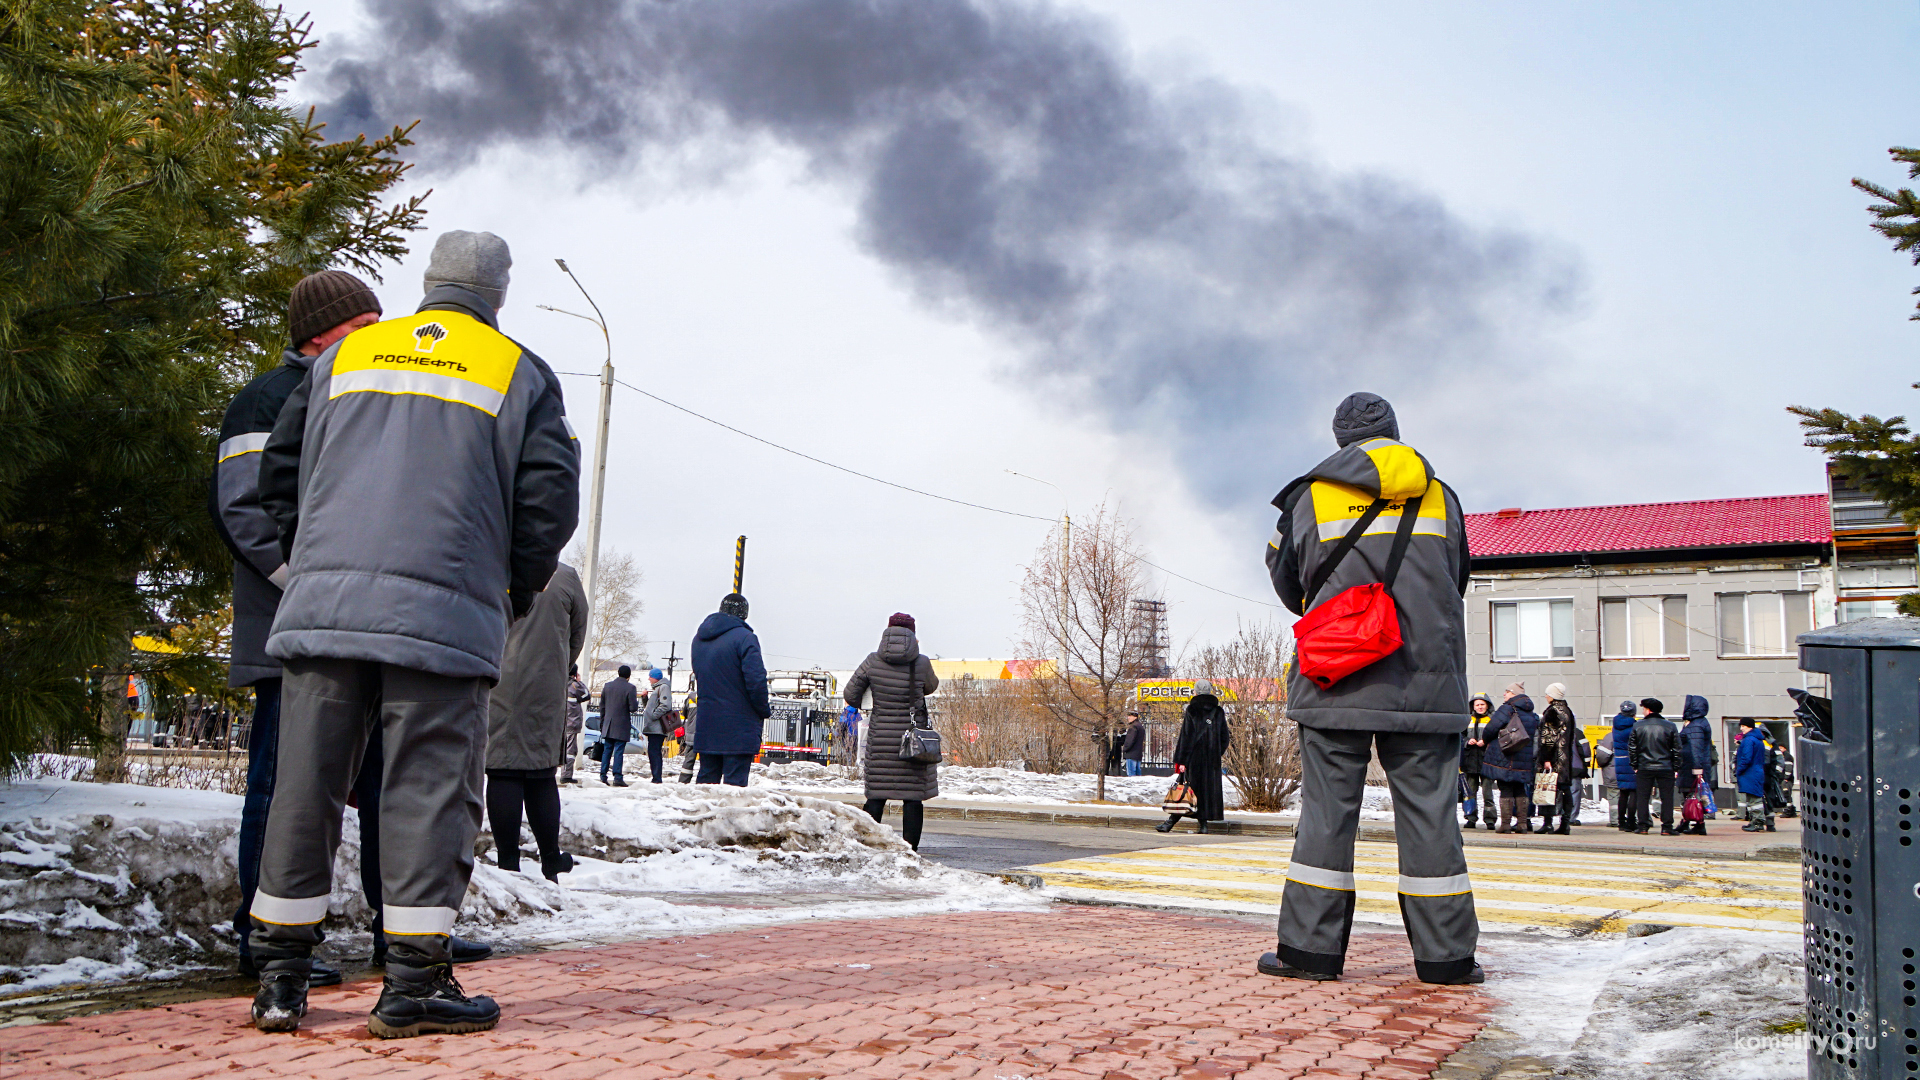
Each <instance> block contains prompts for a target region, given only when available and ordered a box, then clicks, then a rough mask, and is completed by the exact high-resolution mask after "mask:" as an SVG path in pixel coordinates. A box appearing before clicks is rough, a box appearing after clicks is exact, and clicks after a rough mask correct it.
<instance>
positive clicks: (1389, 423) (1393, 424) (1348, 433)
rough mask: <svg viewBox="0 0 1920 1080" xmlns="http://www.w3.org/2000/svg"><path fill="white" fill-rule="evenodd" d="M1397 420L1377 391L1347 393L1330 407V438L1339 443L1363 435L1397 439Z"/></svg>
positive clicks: (1370, 437) (1363, 437) (1362, 436)
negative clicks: (1331, 429)
mask: <svg viewBox="0 0 1920 1080" xmlns="http://www.w3.org/2000/svg"><path fill="white" fill-rule="evenodd" d="M1399 437H1400V421H1399V420H1397V419H1395V418H1394V415H1393V406H1391V405H1389V404H1387V399H1386V398H1383V397H1381V396H1380V395H1378V394H1369V393H1367V392H1365V391H1361V392H1360V393H1357V394H1348V395H1347V400H1345V401H1343V402H1341V403H1340V407H1339V408H1337V409H1335V410H1333V438H1334V441H1335V442H1338V443H1339V444H1340V445H1341V446H1346V445H1347V444H1349V443H1356V442H1360V441H1362V440H1365V439H1380V438H1386V439H1398V438H1399Z"/></svg>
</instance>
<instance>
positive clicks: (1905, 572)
mask: <svg viewBox="0 0 1920 1080" xmlns="http://www.w3.org/2000/svg"><path fill="white" fill-rule="evenodd" d="M1915 584H1917V582H1916V581H1915V579H1914V567H1913V564H1912V563H1905V564H1901V563H1893V564H1890V565H1885V566H1857V565H1855V566H1842V567H1841V568H1840V587H1841V588H1843V589H1911V588H1913V587H1914V585H1915Z"/></svg>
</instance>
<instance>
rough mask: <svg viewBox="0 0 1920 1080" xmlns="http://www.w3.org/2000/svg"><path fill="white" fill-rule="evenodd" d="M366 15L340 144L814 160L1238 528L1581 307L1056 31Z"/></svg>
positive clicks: (475, 10)
mask: <svg viewBox="0 0 1920 1080" xmlns="http://www.w3.org/2000/svg"><path fill="white" fill-rule="evenodd" d="M370 11H371V15H372V17H373V19H374V21H375V29H374V32H373V33H372V34H370V35H369V36H368V37H367V38H365V39H363V40H362V41H361V42H359V43H358V44H356V45H354V46H351V47H350V48H349V49H347V50H346V52H345V53H344V54H340V58H339V59H336V60H335V61H334V62H333V64H332V65H331V67H330V68H329V69H328V70H326V71H325V72H324V83H323V85H324V86H325V87H326V88H327V89H328V91H329V92H331V93H332V94H333V95H334V96H333V99H332V101H331V102H330V103H329V104H327V105H325V106H323V107H322V109H321V112H322V115H323V117H324V118H326V119H328V120H329V121H330V122H332V123H333V124H335V125H336V128H335V130H339V128H340V127H345V128H346V129H348V130H349V131H354V130H361V129H362V128H363V127H364V129H366V130H378V129H381V128H383V127H384V126H386V125H389V124H391V123H393V122H395V121H399V122H405V121H408V120H411V119H414V118H416V117H419V118H423V120H424V122H423V123H422V125H421V128H420V133H419V135H420V139H421V142H422V146H423V149H424V151H425V154H426V156H427V157H428V158H429V160H430V161H431V160H432V159H434V158H438V159H439V160H438V161H437V162H434V163H435V164H438V165H443V166H458V165H461V164H465V163H468V162H470V161H471V160H472V159H473V158H475V157H476V156H477V155H480V154H482V153H484V152H485V151H487V150H488V149H490V148H493V147H496V146H500V145H503V144H517V145H520V146H523V147H529V148H535V149H539V150H541V151H543V152H547V151H551V152H556V153H565V154H567V155H570V156H571V157H572V158H573V159H575V160H577V161H579V162H580V163H582V165H583V166H585V167H586V168H588V169H590V170H595V171H597V172H598V173H599V174H602V175H608V176H612V175H616V174H617V173H623V172H627V171H632V170H637V169H647V168H649V167H651V166H653V165H655V164H656V163H657V162H660V161H663V160H666V161H671V160H674V159H676V158H684V157H686V156H688V155H689V152H694V151H698V150H700V149H701V148H711V147H715V146H722V147H727V148H730V151H731V152H732V153H734V154H736V155H739V154H740V152H741V151H745V152H747V153H751V151H752V150H753V149H754V148H755V147H757V146H764V145H766V144H768V143H772V144H777V145H779V146H781V147H785V148H788V149H789V150H791V151H797V152H798V153H799V154H801V155H802V157H803V159H804V160H805V161H806V162H807V164H808V167H809V169H810V171H811V173H812V175H814V176H816V177H818V178H819V179H820V180H822V181H824V182H828V183H833V184H837V185H840V186H842V187H844V188H845V189H846V190H847V191H848V192H849V193H850V194H851V196H852V197H853V198H854V199H855V200H856V201H857V205H858V208H859V216H858V220H859V230H860V235H859V239H860V241H861V243H862V244H863V245H864V246H865V248H866V249H867V250H868V251H869V252H871V253H872V255H873V256H874V257H875V258H878V259H880V260H881V261H882V262H884V263H885V264H887V265H888V266H890V267H891V268H893V269H894V270H895V271H897V272H898V273H900V274H902V275H903V276H904V277H905V279H906V280H907V281H909V282H911V284H912V286H913V287H914V288H915V289H916V291H917V292H918V294H919V295H920V296H922V297H923V298H924V299H926V300H927V301H929V302H931V303H933V304H935V305H937V306H939V307H940V308H942V309H943V310H947V311H951V312H957V313H960V314H962V315H964V316H966V317H970V318H973V319H977V320H979V321H980V322H981V323H982V324H983V325H985V326H987V327H988V328H990V329H991V330H993V331H994V332H996V333H998V334H1001V335H1003V336H1005V337H1007V338H1009V339H1011V340H1012V341H1014V342H1015V343H1016V344H1017V345H1018V346H1020V347H1021V349H1022V352H1023V355H1024V356H1026V357H1027V361H1026V363H1027V364H1028V370H1027V371H1025V372H1023V373H1022V374H1023V376H1025V377H1026V378H1027V379H1028V380H1030V381H1032V382H1033V383H1034V384H1035V385H1037V386H1045V387H1046V391H1047V399H1048V400H1061V401H1077V402H1081V403H1083V407H1086V408H1092V409H1096V410H1098V411H1099V412H1100V413H1102V414H1104V415H1105V417H1106V418H1107V419H1108V420H1109V421H1111V422H1114V423H1121V424H1126V425H1127V426H1129V427H1131V426H1133V422H1134V421H1139V422H1140V425H1139V429H1140V430H1141V431H1144V432H1146V433H1148V434H1149V435H1150V436H1151V437H1153V438H1156V439H1160V438H1164V439H1167V440H1169V441H1170V442H1171V443H1172V445H1173V447H1174V449H1175V453H1176V455H1177V458H1178V460H1179V462H1180V464H1181V466H1182V468H1183V470H1184V471H1185V473H1186V474H1187V475H1188V477H1189V478H1190V480H1191V482H1192V483H1193V485H1194V487H1195V488H1196V489H1197V490H1198V491H1199V492H1200V493H1201V494H1202V495H1203V496H1204V497H1205V498H1207V499H1209V500H1211V501H1214V502H1216V503H1219V504H1237V505H1248V503H1247V502H1246V501H1245V500H1249V499H1251V500H1253V502H1252V503H1251V505H1254V506H1258V505H1260V503H1261V502H1262V501H1263V500H1264V499H1265V498H1266V497H1267V496H1269V495H1271V494H1272V491H1273V490H1274V489H1275V488H1276V487H1277V486H1278V484H1279V483H1280V482H1281V481H1283V480H1284V479H1286V476H1285V475H1283V473H1284V471H1285V470H1286V469H1287V468H1288V467H1290V466H1295V467H1297V466H1300V465H1303V464H1309V463H1311V462H1312V461H1313V460H1317V457H1318V455H1319V454H1321V453H1323V452H1327V451H1330V450H1331V449H1332V446H1333V444H1332V440H1331V436H1330V435H1329V433H1328V430H1327V423H1328V420H1329V419H1330V417H1331V412H1332V406H1333V404H1334V402H1336V401H1337V400H1339V398H1340V397H1341V396H1343V395H1345V394H1346V393H1347V392H1348V391H1351V390H1358V389H1367V390H1373V391H1375V392H1378V393H1381V394H1384V395H1386V396H1388V397H1389V398H1397V399H1399V401H1398V402H1397V403H1398V405H1399V407H1400V409H1401V414H1402V416H1403V417H1408V416H1409V414H1410V413H1412V412H1414V411H1415V410H1416V409H1417V408H1418V405H1417V403H1416V402H1414V401H1412V400H1408V399H1409V398H1412V397H1414V396H1416V395H1419V394H1422V393H1424V392H1425V391H1426V390H1427V389H1429V388H1433V387H1446V386H1454V387H1456V388H1457V386H1458V385H1459V384H1460V383H1461V382H1462V381H1463V380H1475V379H1480V378H1494V379H1497V375H1496V374H1495V372H1496V371H1497V370H1498V369H1500V368H1501V367H1502V366H1503V364H1504V363H1505V362H1507V361H1511V360H1512V359H1514V358H1515V357H1516V356H1517V355H1518V353H1519V352H1520V351H1522V350H1524V349H1525V347H1526V341H1525V339H1526V338H1527V336H1528V332H1529V331H1528V330H1527V329H1526V328H1527V327H1530V326H1531V325H1533V324H1534V323H1535V322H1536V321H1537V318H1538V317H1539V316H1540V315H1541V314H1550V313H1552V312H1554V311H1555V310H1557V309H1559V308H1561V307H1563V306H1564V305H1565V304H1566V302H1567V298H1568V296H1569V294H1570V293H1571V291H1572V290H1573V289H1574V287H1575V286H1574V281H1575V277H1576V275H1575V274H1574V272H1573V271H1572V270H1570V269H1568V268H1567V267H1566V266H1565V265H1564V264H1563V263H1561V262H1560V261H1559V260H1557V259H1555V258H1553V257H1551V256H1549V255H1544V254H1543V253H1542V251H1541V249H1540V248H1539V246H1538V245H1537V244H1535V243H1534V242H1532V241H1530V240H1529V239H1527V238H1525V237H1523V236H1519V235H1515V234H1511V233H1499V232H1489V231H1484V230H1480V229H1476V228H1474V227H1470V226H1468V225H1467V224H1465V223H1463V222H1461V221H1460V220H1458V219H1457V218H1456V217H1455V216H1454V215H1453V214H1451V213H1450V212H1449V211H1448V210H1447V209H1446V208H1445V207H1443V206H1442V205H1441V204H1440V203H1439V202H1437V201H1436V200H1435V199H1433V198H1431V197H1428V196H1426V195H1424V194H1422V193H1420V192H1418V191H1413V190H1409V189H1408V188H1407V187H1406V186H1405V185H1402V184H1398V183H1394V182H1391V181H1388V180H1386V179H1383V178H1379V177H1370V176H1364V175H1342V174H1339V173H1336V172H1333V171H1330V170H1328V169H1326V168H1324V167H1322V166H1320V165H1318V164H1316V163H1315V162H1314V161H1313V160H1311V159H1310V158H1308V157H1306V156H1304V155H1302V154H1300V153H1298V152H1294V151H1291V150H1289V149H1288V148H1286V147H1285V146H1283V145H1280V144H1281V143H1282V141H1283V140H1280V139H1278V138H1276V137H1273V136H1270V135H1268V134H1267V133H1266V132H1265V131H1264V129H1263V128H1262V126H1261V125H1260V124H1258V123H1256V122H1255V121H1254V120H1252V119H1251V118H1250V115H1249V114H1250V107H1249V106H1250V102H1249V99H1248V98H1247V97H1246V96H1245V95H1243V94H1242V93H1240V92H1238V91H1235V90H1233V89H1232V88H1229V87H1225V86H1222V85H1220V84H1218V83H1213V82H1208V81H1205V80H1195V79H1187V80H1183V81H1178V82H1166V81H1156V80H1154V79H1150V78H1149V77H1147V76H1146V75H1144V74H1142V73H1141V72H1140V71H1139V70H1138V67H1137V65H1136V64H1135V63H1134V61H1133V60H1132V58H1131V57H1129V56H1128V55H1127V53H1126V51H1125V49H1124V48H1123V47H1122V46H1121V45H1120V44H1119V43H1118V41H1117V38H1116V36H1115V35H1114V34H1113V32H1112V31H1111V30H1110V29H1109V28H1108V27H1107V26H1106V25H1105V24H1104V23H1102V22H1100V21H1098V20H1095V19H1092V18H1089V17H1086V16H1082V15H1078V14H1075V13H1072V12H1068V11H1063V10H1061V9H1058V8H1055V7H1052V6H1048V5H1046V4H1042V3H1024V2H1015V0H677V2H672V3H662V2H657V0H379V2H377V3H374V4H372V5H371V8H370ZM1516 328H1518V329H1516ZM1059 380H1064V381H1065V382H1066V383H1067V384H1068V385H1067V386H1066V387H1064V388H1063V387H1062V386H1060V385H1059V382H1058V381H1059ZM1063 390H1064V392H1063ZM1423 426H1424V425H1423ZM1276 470H1280V471H1278V472H1277V471H1276Z"/></svg>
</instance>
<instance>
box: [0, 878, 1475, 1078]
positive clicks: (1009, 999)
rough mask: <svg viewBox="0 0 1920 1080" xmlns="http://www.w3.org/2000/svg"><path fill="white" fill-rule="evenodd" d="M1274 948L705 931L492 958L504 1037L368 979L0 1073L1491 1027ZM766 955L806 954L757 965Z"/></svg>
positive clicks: (1141, 925)
mask: <svg viewBox="0 0 1920 1080" xmlns="http://www.w3.org/2000/svg"><path fill="white" fill-rule="evenodd" d="M1266 938H1267V933H1266V932H1264V931H1262V930H1261V929H1260V928H1258V927H1250V926H1248V925H1247V924H1244V923H1240V922H1238V921H1234V920H1226V919H1217V918H1211V917H1206V916H1197V915H1186V914H1168V913H1165V912H1142V911H1132V910H1127V909H1117V908H1091V907H1089V908H1078V907H1074V908H1061V909H1057V910H1053V911H1046V912H983V913H974V914H966V915H941V916H928V917H912V918H904V919H893V920H868V921H864V922H858V923H845V922H842V923H835V924H834V925H833V926H832V927H821V926H812V927H804V926H794V927H778V928H774V929H771V930H768V931H766V932H732V933H724V934H710V935H701V936H693V937H685V938H677V939H671V940H667V941H650V942H638V943H625V944H620V945H614V946H607V947H601V948H592V949H580V950H567V951H555V952H550V953H541V954H537V955H530V956H519V957H510V958H503V959H500V960H494V961H489V962H486V963H483V964H480V965H477V966H476V968H475V969H474V970H473V971H472V975H471V978H470V979H469V980H468V981H469V982H471V983H472V985H473V986H474V987H475V988H476V989H480V990H484V992H486V993H490V994H493V995H494V996H495V997H497V998H498V999H500V1000H501V1002H502V1005H503V1009H504V1017H503V1020H502V1022H501V1026H500V1028H499V1029H498V1030H497V1031H494V1032H489V1033H478V1034H473V1035H458V1036H433V1037H428V1038H423V1039H410V1040H396V1041H393V1042H385V1041H381V1040H377V1039H374V1038H372V1037H371V1036H369V1035H368V1033H367V1031H366V1012H367V1010H368V1009H370V1008H371V1007H372V1006H373V1003H374V1001H375V1000H376V998H377V995H378V992H379V984H378V983H377V982H368V983H365V984H349V985H347V986H343V987H339V988H335V989H329V990H326V991H317V992H316V993H315V994H314V995H313V997H312V999H311V1000H312V1003H313V1012H312V1013H311V1014H310V1015H309V1016H308V1018H307V1022H306V1024H305V1025H304V1030H303V1031H302V1032H301V1033H300V1034H299V1035H297V1036H285V1035H262V1034H259V1033H257V1032H255V1031H253V1030H252V1028H251V1027H250V1026H249V1025H248V1024H247V1021H246V1003H245V1000H244V999H225V1000H207V1001H199V1002H189V1003H185V1004H181V1005H173V1006H168V1007H166V1008H162V1009H151V1010H143V1011H129V1012H121V1013H108V1014H103V1015H99V1016H91V1017H85V1018H82V1019H79V1020H70V1021H65V1022H63V1023H61V1024H59V1025H57V1026H56V1027H55V1028H51V1029H50V1028H47V1027H32V1026H28V1027H19V1028H8V1029H0V1072H4V1073H5V1074H6V1075H8V1076H14V1075H20V1076H71V1077H93V1076H101V1077H105V1076H116V1077H140V1078H141V1080H199V1078H202V1077H216V1076H217V1077H230V1076H235V1075H260V1076H275V1077H278V1076H303V1077H312V1078H315V1080H358V1078H363V1077H364V1078H371V1080H453V1078H457V1077H467V1076H491V1077H497V1078H501V1080H506V1078H519V1080H599V1078H600V1077H609V1078H611V1077H616V1076H617V1077H621V1078H622V1080H624V1078H627V1077H636V1078H639V1080H655V1078H660V1080H665V1078H667V1077H676V1078H679V1077H687V1078H695V1080H697V1078H703V1077H704V1078H709V1080H761V1078H765V1080H827V1078H829V1077H831V1078H833V1080H899V1078H905V1077H928V1078H935V1080H969V1078H973V1077H982V1078H986V1077H1003V1078H1004V1077H1014V1076H1020V1077H1027V1078H1031V1080H1039V1078H1042V1077H1060V1078H1062V1080H1168V1078H1173V1077H1179V1078H1182V1080H1213V1078H1215V1077H1219V1078H1223V1080H1224V1078H1229V1077H1231V1078H1235V1080H1280V1078H1292V1077H1300V1076H1306V1075H1313V1076H1341V1077H1349V1078H1351V1077H1360V1076H1367V1077H1372V1078H1376V1080H1415V1078H1421V1077H1427V1076H1430V1075H1431V1074H1432V1072H1433V1070H1434V1068H1435V1067H1436V1065H1437V1063H1438V1062H1440V1061H1443V1060H1445V1059H1446V1057H1448V1056H1449V1055H1451V1054H1452V1053H1454V1052H1455V1051H1456V1050H1458V1049H1459V1048H1460V1047H1461V1046H1463V1045H1464V1044H1465V1043H1466V1042H1467V1041H1468V1040H1469V1039H1471V1038H1472V1037H1473V1036H1474V1035H1475V1034H1477V1033H1478V1031H1479V1029H1480V1027H1481V1025H1482V1024H1483V1023H1484V1017H1485V1013H1486V1011H1487V1009H1488V1008H1489V1001H1488V999H1487V998H1485V997H1484V996H1482V995H1481V994H1480V993H1479V992H1478V991H1475V990H1473V989H1471V988H1459V987H1428V986H1425V985H1424V984H1421V983H1418V982H1416V981H1414V980H1413V979H1412V974H1411V970H1410V969H1411V967H1412V964H1411V959H1410V957H1408V955H1407V952H1406V946H1405V942H1404V939H1402V938H1400V937H1399V936H1398V935H1385V934H1372V933H1362V934H1358V935H1355V937H1354V940H1353V944H1352V946H1351V947H1350V949H1349V953H1348V966H1347V971H1346V974H1345V976H1344V977H1343V978H1342V979H1341V981H1339V982H1336V983H1308V982H1294V981H1292V980H1284V979H1266V978H1261V977H1259V976H1256V975H1254V974H1252V972H1251V971H1250V970H1249V969H1248V963H1247V958H1248V957H1250V956H1255V955H1258V954H1259V952H1260V951H1261V949H1262V948H1265V947H1270V944H1268V943H1267V942H1266ZM850 941H851V942H858V943H859V944H858V945H857V946H856V947H849V945H848V944H847V943H848V942H850ZM770 955H779V956H788V957H808V958H810V959H806V960H803V961H800V962H799V965H800V966H797V967H796V966H794V964H792V963H774V962H770V961H767V960H764V959H753V957H764V956H770ZM1168 956H1179V957H1180V958H1181V961H1180V963H1178V964H1174V963H1170V962H1168V961H1167V960H1166V957H1168ZM851 963H866V964H873V965H874V967H873V968H872V969H870V970H849V969H848V968H847V967H846V965H847V964H851ZM462 974H463V975H465V974H466V972H464V971H463V973H462ZM54 1030H57V1031H58V1032H59V1035H58V1036H57V1037H51V1038H50V1037H48V1036H49V1034H50V1033H51V1032H52V1031H54Z"/></svg>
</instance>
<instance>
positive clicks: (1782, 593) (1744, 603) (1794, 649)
mask: <svg viewBox="0 0 1920 1080" xmlns="http://www.w3.org/2000/svg"><path fill="white" fill-rule="evenodd" d="M1730 596H1738V597H1740V598H1741V611H1740V616H1741V632H1742V634H1743V637H1742V639H1741V642H1740V644H1741V647H1742V648H1748V649H1750V648H1751V647H1752V645H1753V603H1752V600H1751V598H1752V597H1755V596H1772V597H1777V598H1779V605H1780V639H1781V640H1780V648H1781V650H1782V651H1780V652H1728V651H1727V646H1728V645H1729V644H1730V643H1729V642H1728V640H1727V638H1726V637H1725V636H1724V634H1723V633H1722V629H1723V628H1724V627H1725V625H1726V615H1725V605H1726V600H1727V598H1728V597H1730ZM1789 596H1796V597H1802V598H1804V599H1803V602H1804V603H1805V604H1806V606H1807V607H1806V615H1807V629H1809V630H1811V629H1813V624H1814V610H1813V596H1814V594H1813V593H1812V592H1811V591H1809V590H1807V589H1745V590H1741V591H1738V592H1717V593H1714V594H1713V640H1714V653H1715V655H1717V656H1718V657H1719V658H1720V659H1722V660H1780V659H1784V658H1791V657H1794V656H1798V655H1799V651H1800V650H1799V646H1797V645H1795V644H1794V643H1793V639H1794V637H1795V636H1796V635H1795V632H1794V630H1793V629H1792V627H1791V625H1790V623H1791V620H1789V619H1788V618H1787V602H1786V597H1789Z"/></svg>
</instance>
